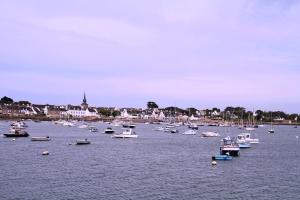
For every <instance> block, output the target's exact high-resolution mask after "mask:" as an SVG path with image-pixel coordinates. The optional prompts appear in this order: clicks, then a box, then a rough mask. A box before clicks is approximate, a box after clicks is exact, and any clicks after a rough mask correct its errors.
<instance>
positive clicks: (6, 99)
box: [0, 96, 14, 104]
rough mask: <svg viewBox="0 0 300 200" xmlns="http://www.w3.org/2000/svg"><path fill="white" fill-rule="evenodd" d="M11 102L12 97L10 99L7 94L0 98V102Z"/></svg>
mask: <svg viewBox="0 0 300 200" xmlns="http://www.w3.org/2000/svg"><path fill="white" fill-rule="evenodd" d="M13 102H14V101H13V99H11V98H9V97H7V96H4V97H2V98H1V100H0V103H1V104H12V103H13Z"/></svg>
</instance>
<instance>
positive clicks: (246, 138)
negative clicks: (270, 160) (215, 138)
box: [212, 133, 259, 165]
mask: <svg viewBox="0 0 300 200" xmlns="http://www.w3.org/2000/svg"><path fill="white" fill-rule="evenodd" d="M258 143H259V139H256V138H251V134H250V133H242V134H239V135H238V136H237V137H229V136H227V137H226V138H223V139H222V140H221V146H220V151H219V154H216V155H214V156H212V160H213V161H216V160H232V157H235V156H239V155H240V149H246V148H250V147H251V144H258ZM212 164H213V165H215V164H216V163H215V162H213V163H212Z"/></svg>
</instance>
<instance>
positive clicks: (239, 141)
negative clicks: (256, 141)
mask: <svg viewBox="0 0 300 200" xmlns="http://www.w3.org/2000/svg"><path fill="white" fill-rule="evenodd" d="M236 143H237V144H238V145H239V147H240V148H250V147H251V144H250V143H249V142H247V141H246V137H245V135H244V134H240V135H238V136H237V138H236Z"/></svg>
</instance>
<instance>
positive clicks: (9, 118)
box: [0, 116, 300, 126]
mask: <svg viewBox="0 0 300 200" xmlns="http://www.w3.org/2000/svg"><path fill="white" fill-rule="evenodd" d="M17 120H32V121H57V120H77V121H86V122H101V121H104V122H111V121H114V120H119V121H125V122H126V121H130V122H133V123H147V122H148V123H157V122H159V121H158V120H147V119H120V118H107V117H100V118H96V119H84V118H73V119H66V118H49V117H46V116H0V121H17ZM179 122H188V121H179ZM190 122H192V123H201V124H210V123H214V124H224V123H230V121H223V120H207V119H205V120H202V119H201V120H193V121H190ZM272 123H273V125H289V126H300V123H296V122H291V123H289V122H287V121H283V122H276V121H275V122H272ZM233 124H235V125H239V123H237V122H233ZM262 124H264V125H270V124H271V122H263V123H262ZM245 125H246V124H245Z"/></svg>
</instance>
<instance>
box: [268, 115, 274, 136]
mask: <svg viewBox="0 0 300 200" xmlns="http://www.w3.org/2000/svg"><path fill="white" fill-rule="evenodd" d="M268 132H269V133H275V130H274V128H273V120H272V112H271V128H270V129H269V130H268Z"/></svg>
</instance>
